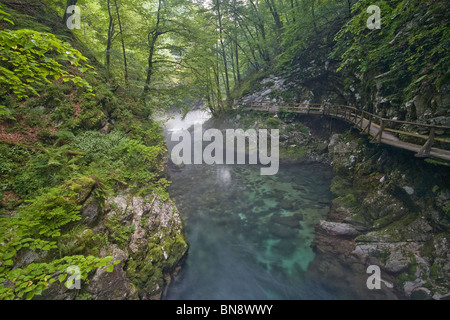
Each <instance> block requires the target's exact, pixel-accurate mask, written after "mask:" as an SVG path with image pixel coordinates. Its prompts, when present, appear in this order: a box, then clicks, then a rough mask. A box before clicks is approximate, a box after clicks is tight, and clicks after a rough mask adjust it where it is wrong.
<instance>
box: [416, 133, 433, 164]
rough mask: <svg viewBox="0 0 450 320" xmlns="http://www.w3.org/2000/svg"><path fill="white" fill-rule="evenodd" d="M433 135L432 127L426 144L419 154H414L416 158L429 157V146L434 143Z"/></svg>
mask: <svg viewBox="0 0 450 320" xmlns="http://www.w3.org/2000/svg"><path fill="white" fill-rule="evenodd" d="M434 135H435V128H434V127H432V128H431V131H430V135H429V136H428V140H427V142H425V144H424V145H423V147H422V148H421V149H420V150H419V152H417V153H416V155H415V156H416V157H429V156H430V151H431V146H432V145H433V142H434Z"/></svg>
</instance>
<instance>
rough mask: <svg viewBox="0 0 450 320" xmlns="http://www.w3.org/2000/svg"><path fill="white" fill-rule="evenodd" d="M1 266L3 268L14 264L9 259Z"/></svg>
mask: <svg viewBox="0 0 450 320" xmlns="http://www.w3.org/2000/svg"><path fill="white" fill-rule="evenodd" d="M3 264H4V265H5V266H12V265H13V264H14V262H13V261H12V260H11V259H9V260H6V261H5V262H3Z"/></svg>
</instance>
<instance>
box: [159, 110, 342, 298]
mask: <svg viewBox="0 0 450 320" xmlns="http://www.w3.org/2000/svg"><path fill="white" fill-rule="evenodd" d="M195 113H196V112H194V114H191V117H190V118H186V119H185V120H188V121H187V122H186V121H183V120H181V118H179V119H176V120H174V121H172V122H171V123H170V124H169V125H168V126H166V133H167V135H166V136H167V141H168V148H169V153H170V150H171V147H173V145H174V143H173V142H170V141H169V140H170V132H171V131H174V130H179V128H182V129H186V126H187V127H189V126H190V125H191V124H193V122H195V121H199V117H202V116H203V118H202V119H201V120H200V121H204V120H206V119H207V116H205V114H203V113H198V112H197V113H198V114H197V117H196V116H195ZM180 120H181V121H180ZM169 171H170V180H171V181H172V184H171V187H170V188H169V193H170V195H171V197H172V198H173V199H174V200H175V202H176V204H177V207H178V209H179V211H180V212H181V214H182V216H183V219H184V222H185V230H186V237H187V241H188V243H189V246H190V248H189V253H188V256H187V259H186V262H185V265H184V266H183V269H182V271H181V273H180V275H179V277H178V278H177V280H176V281H174V282H173V283H172V284H171V285H170V287H169V290H168V292H167V295H166V299H186V300H195V299H220V300H229V299H333V298H336V297H335V296H334V294H333V293H330V292H329V291H327V290H325V289H324V287H322V285H321V284H320V281H317V280H315V279H311V278H306V277H305V271H306V269H307V268H308V265H309V263H310V262H311V261H312V260H313V259H314V253H313V251H312V249H311V247H310V245H311V242H312V240H313V237H314V225H315V224H317V223H318V222H319V221H320V220H321V219H325V217H326V215H327V213H328V211H329V208H330V202H331V193H330V191H329V186H330V181H331V178H332V171H331V169H330V168H328V167H324V166H322V165H314V164H312V165H280V168H279V171H278V173H277V174H276V175H273V176H262V175H260V167H259V166H258V165H206V164H200V165H184V166H182V167H176V166H170V168H169Z"/></svg>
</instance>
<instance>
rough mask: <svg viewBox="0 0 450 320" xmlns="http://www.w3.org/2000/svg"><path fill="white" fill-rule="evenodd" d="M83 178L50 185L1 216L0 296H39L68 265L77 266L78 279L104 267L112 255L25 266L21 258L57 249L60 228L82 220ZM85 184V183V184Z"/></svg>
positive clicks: (51, 260) (10, 297)
mask: <svg viewBox="0 0 450 320" xmlns="http://www.w3.org/2000/svg"><path fill="white" fill-rule="evenodd" d="M82 181H87V180H86V179H84V180H83V179H79V180H73V181H69V182H68V183H67V184H65V185H63V186H62V187H59V188H52V189H50V190H49V191H48V192H47V193H45V194H43V195H41V196H38V197H36V198H35V199H34V200H33V201H32V203H31V204H30V205H29V206H26V207H24V208H23V209H21V210H19V212H18V214H17V215H14V216H12V217H3V218H0V242H1V243H2V244H3V245H2V246H1V248H0V298H1V299H21V298H22V297H23V296H24V295H25V294H26V299H31V298H33V296H34V295H36V294H37V295H39V294H41V293H42V291H43V290H45V289H46V288H47V286H48V285H49V284H51V283H52V282H54V281H55V280H56V277H58V278H59V279H60V281H61V282H62V280H63V279H64V278H65V275H64V274H63V273H64V272H66V270H67V267H69V266H70V265H76V266H77V267H78V268H80V270H81V271H80V272H81V273H80V276H81V279H86V278H87V275H88V273H89V272H90V271H91V270H93V269H95V268H98V267H103V266H106V264H107V263H108V262H109V261H111V259H112V257H107V258H103V259H100V258H96V257H93V256H87V257H85V256H66V257H63V258H61V259H56V260H53V259H51V258H50V259H49V260H48V259H47V260H48V261H47V262H33V263H30V264H28V265H26V266H23V267H22V266H16V264H17V263H19V265H20V264H21V262H20V261H21V260H20V257H21V256H22V255H23V254H24V253H25V252H27V251H29V250H32V251H34V252H36V253H38V252H41V255H40V256H41V259H42V257H46V256H48V254H44V252H48V251H50V252H51V250H53V249H57V248H58V245H57V239H59V237H60V236H61V232H62V229H63V228H64V227H65V226H67V225H69V224H70V223H72V222H75V221H78V220H80V219H81V216H80V208H81V206H80V205H79V201H80V196H81V195H83V192H84V193H86V191H84V190H81V189H82V186H81V185H80V184H82V183H83V182H82ZM85 187H87V186H85Z"/></svg>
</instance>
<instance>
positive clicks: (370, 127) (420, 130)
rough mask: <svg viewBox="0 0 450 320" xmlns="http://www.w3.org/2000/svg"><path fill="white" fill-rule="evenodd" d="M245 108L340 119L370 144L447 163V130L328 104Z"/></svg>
mask: <svg viewBox="0 0 450 320" xmlns="http://www.w3.org/2000/svg"><path fill="white" fill-rule="evenodd" d="M246 109H250V110H255V111H263V112H275V113H276V112H292V113H298V114H304V115H323V116H328V117H333V118H336V119H341V120H344V121H346V122H348V123H351V124H353V125H354V127H355V128H357V129H359V130H360V131H361V132H362V133H363V134H368V135H370V136H372V138H373V139H372V141H371V142H372V143H384V144H387V145H390V146H394V147H397V148H401V149H405V150H409V151H412V152H415V156H416V157H432V158H437V159H441V160H445V161H448V162H450V138H448V137H445V136H444V134H446V135H447V136H449V135H450V127H447V126H437V125H432V124H423V123H417V122H408V121H400V120H392V119H386V118H382V117H380V116H377V115H375V114H373V113H370V112H367V111H364V110H359V109H357V108H355V107H352V106H344V105H330V104H301V103H292V104H274V103H252V104H250V105H247V106H246Z"/></svg>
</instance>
